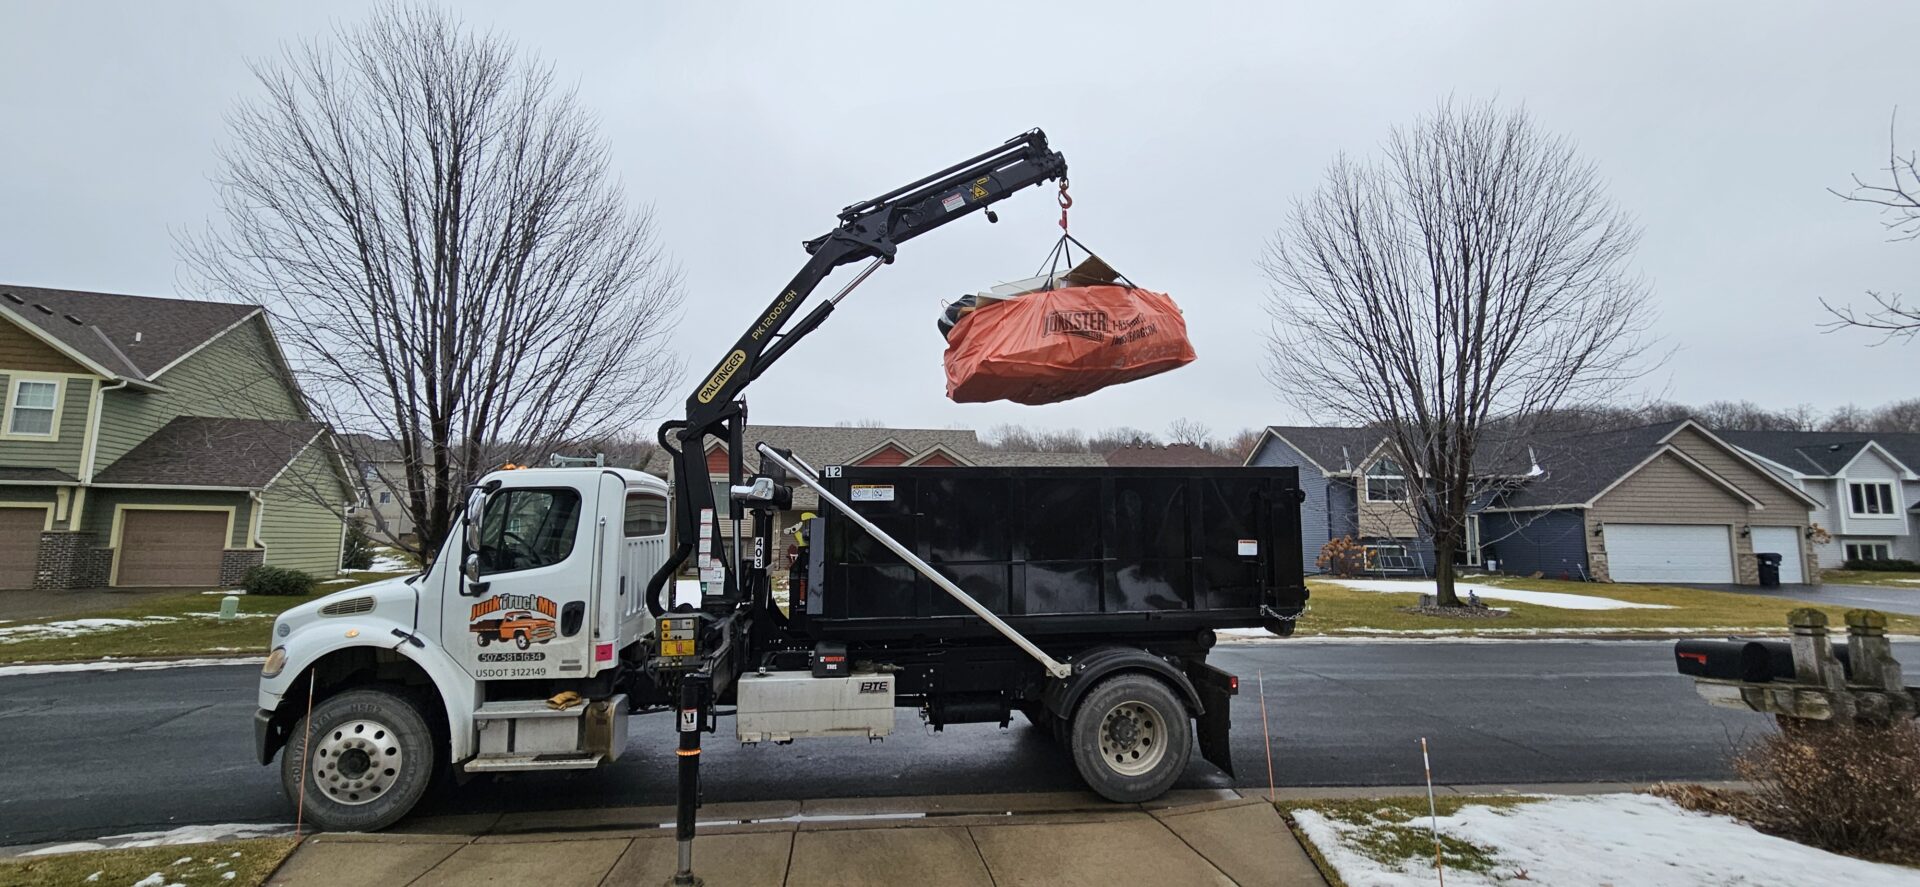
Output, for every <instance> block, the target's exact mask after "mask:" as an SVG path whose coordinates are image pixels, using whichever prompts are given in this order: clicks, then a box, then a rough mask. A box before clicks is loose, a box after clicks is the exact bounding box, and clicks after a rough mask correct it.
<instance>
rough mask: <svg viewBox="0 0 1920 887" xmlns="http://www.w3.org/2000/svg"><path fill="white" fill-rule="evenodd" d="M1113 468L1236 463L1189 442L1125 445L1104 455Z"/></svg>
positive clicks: (1218, 465)
mask: <svg viewBox="0 0 1920 887" xmlns="http://www.w3.org/2000/svg"><path fill="white" fill-rule="evenodd" d="M1107 464H1108V465H1111V466H1113V467H1115V468H1233V467H1236V466H1238V465H1239V464H1240V463H1238V462H1235V461H1233V460H1232V459H1229V458H1227V457H1225V456H1222V455H1220V454H1219V453H1216V452H1214V451H1212V450H1209V449H1207V448H1206V447H1197V446H1194V445H1193V444H1150V443H1143V444H1127V445H1126V446H1123V447H1121V448H1119V449H1117V450H1114V451H1113V452H1111V453H1108V454H1107Z"/></svg>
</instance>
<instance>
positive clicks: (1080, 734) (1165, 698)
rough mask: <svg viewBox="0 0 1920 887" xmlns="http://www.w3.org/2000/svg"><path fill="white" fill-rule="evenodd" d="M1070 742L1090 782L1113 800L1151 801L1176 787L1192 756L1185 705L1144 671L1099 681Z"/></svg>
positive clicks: (1076, 718) (1077, 715) (1083, 703)
mask: <svg viewBox="0 0 1920 887" xmlns="http://www.w3.org/2000/svg"><path fill="white" fill-rule="evenodd" d="M1068 744H1069V746H1070V748H1071V749H1072V751H1073V762H1074V765H1075V766H1076V767H1077V768H1078V769H1079V771H1080V777H1081V778H1082V779H1085V780H1086V781H1087V786H1088V787H1089V788H1091V789H1093V790H1094V791H1095V792H1097V793H1099V794H1100V796H1101V797H1104V798H1106V799H1108V800H1110V801H1121V802H1126V803H1137V802H1140V801H1149V800H1152V799H1154V798H1157V797H1159V796H1160V795H1161V794H1163V793H1165V792H1166V790H1167V789H1169V788H1171V787H1173V783H1174V781H1175V780H1177V779H1179V778H1180V774H1181V773H1182V772H1184V771H1185V770H1186V769H1187V760H1188V758H1190V757H1191V756H1192V755H1193V728H1192V726H1191V718H1190V716H1189V715H1188V713H1187V707H1186V705H1185V704H1183V703H1182V702H1181V701H1180V698H1179V697H1178V696H1175V695H1174V692H1173V689H1172V688H1170V687H1168V686H1167V685H1166V684H1165V683H1162V682H1161V681H1159V680H1156V679H1154V678H1151V677H1148V676H1146V675H1142V674H1123V675H1118V676H1116V677H1112V678H1108V679H1107V680H1105V681H1101V682H1100V683H1099V684H1098V685H1096V686H1095V687H1094V688H1093V689H1092V690H1090V691H1088V692H1087V695H1086V696H1085V697H1084V698H1082V699H1081V700H1080V704H1079V706H1077V707H1076V708H1075V709H1074V715H1073V724H1072V729H1071V737H1070V741H1069V743H1068Z"/></svg>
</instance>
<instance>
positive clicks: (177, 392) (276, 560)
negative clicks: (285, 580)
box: [0, 284, 353, 589]
mask: <svg viewBox="0 0 1920 887" xmlns="http://www.w3.org/2000/svg"><path fill="white" fill-rule="evenodd" d="M0 395H4V397H5V400H4V401H0V589H17V588H89V587H97V586H109V585H112V586H130V587H139V586H196V585H199V586H217V585H231V584H234V583H236V582H238V581H239V579H240V577H241V576H242V575H243V574H245V573H246V571H247V570H248V569H249V568H251V567H253V566H255V565H258V564H262V563H265V564H269V565H273V566H281V567H291V568H296V569H300V570H305V571H308V572H310V573H314V574H316V575H322V576H331V575H333V574H334V573H336V572H338V570H339V567H340V549H341V544H342V542H343V524H342V521H341V518H340V515H341V514H343V513H344V512H345V510H346V506H347V505H348V503H349V502H350V501H351V500H352V498H353V496H352V488H351V487H350V486H349V485H348V484H347V481H346V475H345V473H344V471H343V469H342V467H341V464H340V461H339V459H338V457H337V455H336V454H335V449H334V446H333V443H332V439H331V437H330V435H329V434H328V432H327V429H326V427H325V426H324V425H322V424H321V423H319V422H315V421H313V417H312V416H311V415H310V414H309V413H308V411H307V408H306V405H305V401H304V399H303V398H302V397H301V394H300V389H299V387H298V386H297V385H296V384H295V382H294V380H293V376H292V374H291V373H290V372H289V370H288V368H287V363H286V359H285V357H284V355H282V354H281V352H280V347H279V345H278V343H276V342H275V340H274V336H273V330H272V328H271V327H270V326H269V325H268V322H267V315H266V312H265V311H263V310H262V309H261V308H260V307H259V306H257V305H234V304H227V303H221V302H199V301H188V300H181V299H156V298H148V297H144V296H123V295H111V294H107V293H88V292H74V291H69V290H54V289H42V288H39V287H27V286H10V285H5V284H0Z"/></svg>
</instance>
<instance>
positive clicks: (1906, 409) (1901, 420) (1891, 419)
mask: <svg viewBox="0 0 1920 887" xmlns="http://www.w3.org/2000/svg"><path fill="white" fill-rule="evenodd" d="M1872 428H1873V430H1874V431H1904V432H1906V433H1908V434H1920V397H1914V398H1908V399H1906V400H1896V401H1894V402H1893V403H1890V404H1886V405H1884V406H1882V407H1880V408H1879V409H1877V410H1874V411H1873V425H1872Z"/></svg>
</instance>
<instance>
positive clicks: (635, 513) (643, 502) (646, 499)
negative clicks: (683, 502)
mask: <svg viewBox="0 0 1920 887" xmlns="http://www.w3.org/2000/svg"><path fill="white" fill-rule="evenodd" d="M626 525H627V538H629V539H632V538H634V537H636V536H661V535H665V534H666V532H667V497H665V496H662V495H660V494H659V493H643V492H633V493H628V494H627V520H626Z"/></svg>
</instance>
